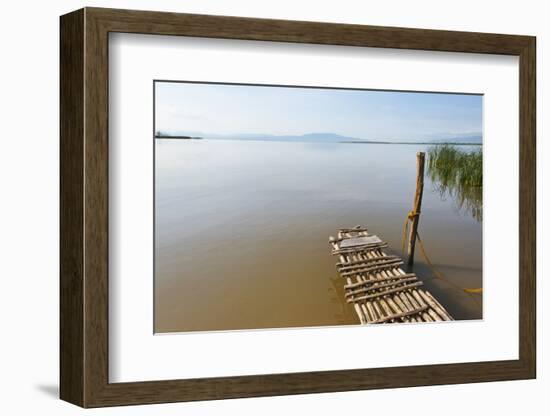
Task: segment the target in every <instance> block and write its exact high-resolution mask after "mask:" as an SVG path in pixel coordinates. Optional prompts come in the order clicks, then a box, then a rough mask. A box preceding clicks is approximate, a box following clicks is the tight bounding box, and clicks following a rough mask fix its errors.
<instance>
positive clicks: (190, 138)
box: [155, 136, 483, 146]
mask: <svg viewBox="0 0 550 416" xmlns="http://www.w3.org/2000/svg"><path fill="white" fill-rule="evenodd" d="M155 139H177V140H209V141H239V142H278V143H325V144H327V143H332V144H337V143H344V144H409V145H427V146H428V145H429V146H445V145H447V146H482V145H483V143H474V142H472V143H463V142H386V141H380V140H377V141H366V140H340V141H334V142H327V141H307V140H303V141H301V140H274V139H270V140H262V139H209V138H208V137H206V138H205V137H192V136H155Z"/></svg>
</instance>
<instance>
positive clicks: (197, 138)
mask: <svg viewBox="0 0 550 416" xmlns="http://www.w3.org/2000/svg"><path fill="white" fill-rule="evenodd" d="M155 139H181V140H204V138H202V137H193V136H155Z"/></svg>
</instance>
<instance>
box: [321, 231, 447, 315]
mask: <svg viewBox="0 0 550 416" xmlns="http://www.w3.org/2000/svg"><path fill="white" fill-rule="evenodd" d="M329 243H330V244H331V245H332V254H333V255H336V256H338V257H339V260H340V261H339V262H338V263H337V264H336V268H337V269H338V273H339V274H340V276H341V277H342V278H343V279H344V280H345V281H346V283H345V285H344V291H345V296H346V301H347V302H348V303H352V304H353V307H354V309H355V312H356V313H357V317H358V318H359V321H360V323H361V324H381V323H394V322H437V321H452V320H453V318H452V317H451V315H450V314H449V313H448V312H447V311H446V310H445V308H444V307H443V306H441V304H440V303H439V302H438V301H437V300H436V299H435V298H434V297H433V296H432V294H431V293H430V292H428V291H427V290H425V289H421V287H422V285H423V283H422V281H420V280H419V279H418V277H417V276H416V275H415V274H414V273H405V271H403V270H402V269H401V268H400V266H401V265H402V264H403V260H402V259H401V258H400V257H398V256H392V255H388V254H386V253H385V252H384V251H383V249H384V248H386V247H388V244H387V243H385V242H383V241H382V240H381V239H380V238H378V237H377V236H375V235H370V234H369V233H368V232H367V229H366V228H363V227H360V226H357V227H354V228H341V229H340V230H339V232H338V237H337V238H334V237H330V238H329Z"/></svg>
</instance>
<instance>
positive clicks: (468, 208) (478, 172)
mask: <svg viewBox="0 0 550 416" xmlns="http://www.w3.org/2000/svg"><path fill="white" fill-rule="evenodd" d="M428 176H429V178H430V179H431V181H432V184H433V188H434V190H435V191H436V192H438V193H439V195H440V197H441V198H442V199H443V200H446V199H447V198H451V199H452V200H453V201H454V202H455V205H456V207H457V208H458V210H459V211H463V212H466V213H469V214H470V215H471V216H472V217H473V218H474V219H475V220H476V221H478V222H481V221H482V218H483V186H482V184H483V153H482V150H481V149H459V148H457V147H454V146H434V147H431V148H429V149H428Z"/></svg>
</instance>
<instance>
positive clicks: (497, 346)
mask: <svg viewBox="0 0 550 416" xmlns="http://www.w3.org/2000/svg"><path fill="white" fill-rule="evenodd" d="M60 27H61V50H60V53H61V129H60V130H61V172H60V176H61V178H60V180H61V273H60V274H61V276H60V278H61V293H60V295H61V305H60V323H61V351H60V358H61V368H60V371H61V388H60V395H61V398H62V399H63V400H66V401H68V402H71V403H74V404H77V405H79V406H82V407H101V406H115V405H129V404H146V403H163V402H177V401H190V400H212V399H224V398H237V397H254V396H268V395H284V394H303V393H318V392H335V391H349V390H362V389H375V388H395V387H408V386H421V385H436V384H453V383H472V382H486V381H499V380H516V379H529V378H534V377H535V376H536V347H535V346H536V333H535V310H536V305H535V298H536V296H535V294H536V292H535V281H536V278H535V260H536V259H535V248H536V247H535V244H536V235H535V219H536V211H535V209H536V208H535V200H536V191H535V188H536V187H535V184H536V181H535V160H536V154H535V113H536V97H535V49H536V47H535V38H534V37H530V36H518V35H501V34H487V33H467V32H451V31H436V30H422V29H405V28H393V27H376V26H361V25H344V24H332V23H330V24H329V23H316V22H297V21H283V20H267V19H251V18H241V17H226V16H206V15H190V14H175V13H160V12H146V11H130V10H114V9H99V8H85V9H81V10H78V11H75V12H72V13H70V14H67V15H64V16H62V17H61V26H60Z"/></svg>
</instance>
